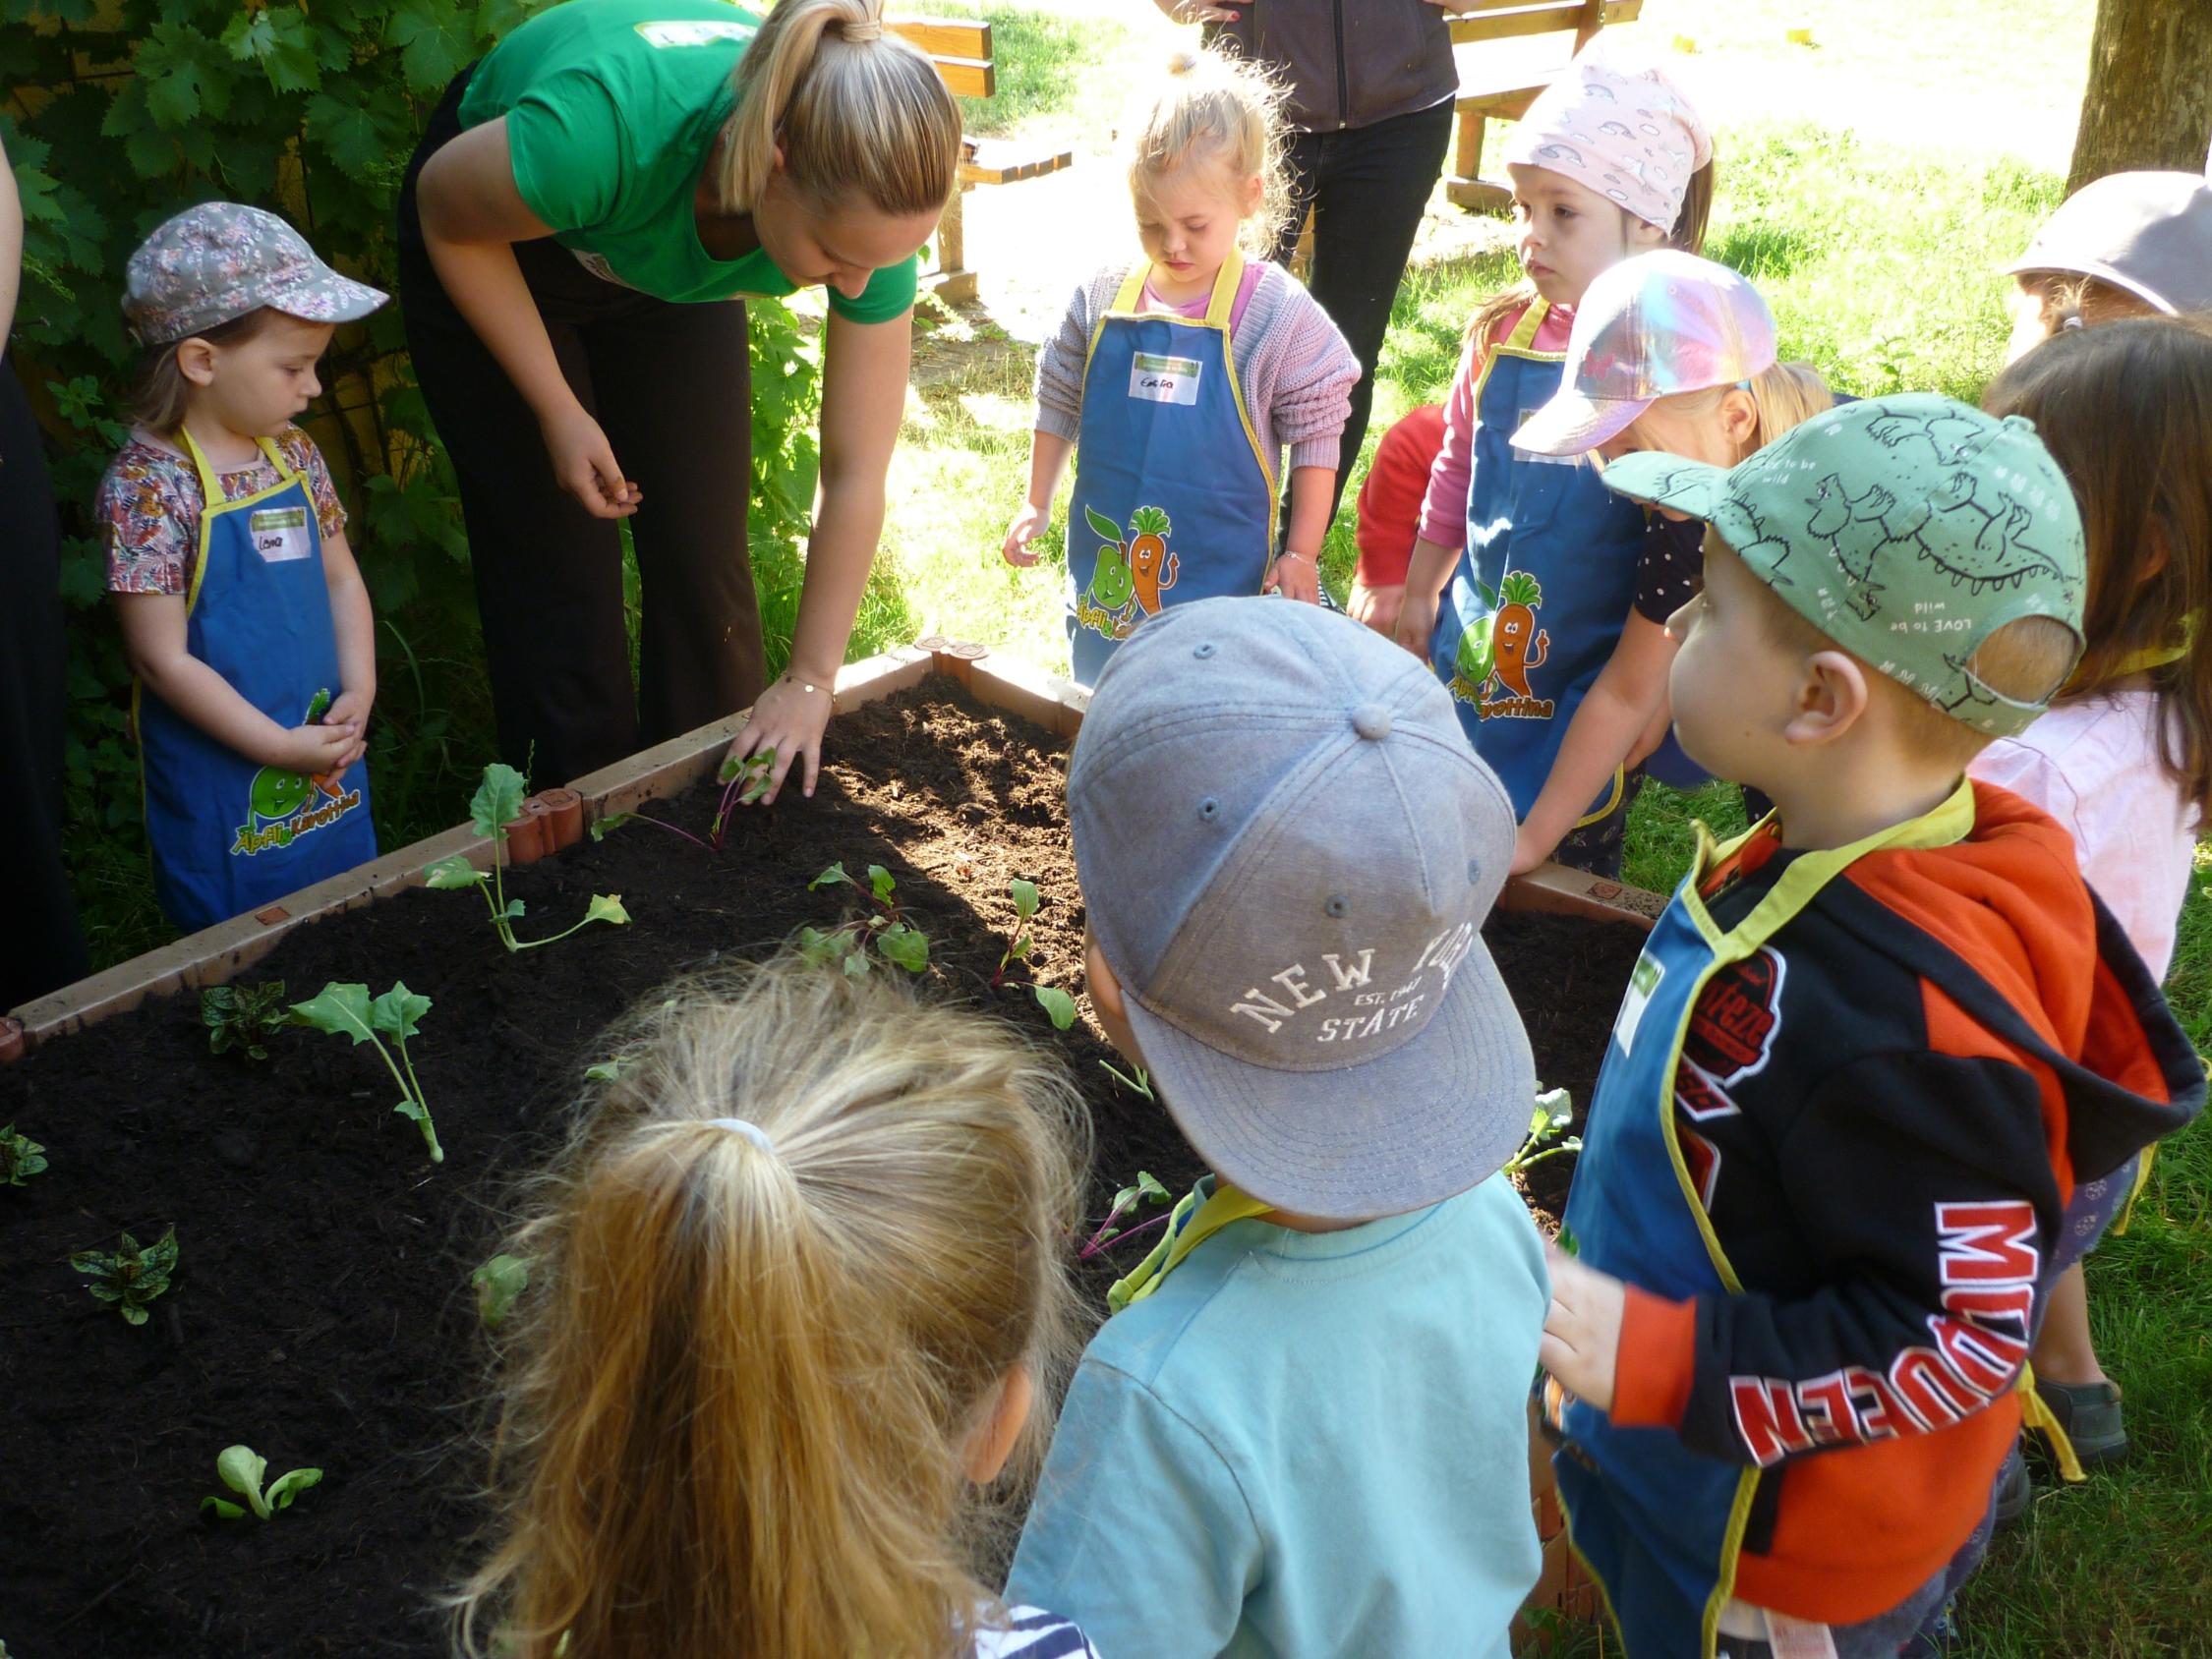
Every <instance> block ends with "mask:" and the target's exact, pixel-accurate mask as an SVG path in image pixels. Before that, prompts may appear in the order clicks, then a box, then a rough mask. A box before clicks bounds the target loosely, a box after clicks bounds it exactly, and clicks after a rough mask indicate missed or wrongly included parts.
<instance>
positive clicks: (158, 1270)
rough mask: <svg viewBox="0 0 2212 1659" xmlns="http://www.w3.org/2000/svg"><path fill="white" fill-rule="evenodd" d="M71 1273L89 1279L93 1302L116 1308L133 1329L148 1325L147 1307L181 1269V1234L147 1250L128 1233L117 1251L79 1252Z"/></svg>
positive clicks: (162, 1238) (170, 1232) (73, 1258)
mask: <svg viewBox="0 0 2212 1659" xmlns="http://www.w3.org/2000/svg"><path fill="white" fill-rule="evenodd" d="M69 1266H70V1271H71V1272H73V1273H81V1274H83V1275H84V1276H85V1278H86V1281H87V1283H86V1286H85V1288H86V1289H87V1290H88V1291H89V1292H91V1296H92V1299H93V1300H94V1301H97V1302H103V1303H106V1304H107V1305H109V1306H111V1307H113V1308H114V1309H115V1310H116V1311H117V1312H118V1313H120V1314H122V1316H123V1319H124V1322H125V1323H126V1324H130V1325H144V1324H145V1323H146V1303H147V1302H150V1301H151V1300H153V1298H154V1297H156V1296H158V1295H160V1294H161V1292H162V1291H164V1290H166V1289H167V1288H168V1287H169V1278H170V1276H171V1275H172V1274H173V1273H174V1272H175V1271H176V1266H177V1230H176V1229H175V1228H173V1227H172V1228H170V1229H169V1230H168V1231H166V1232H164V1233H163V1234H162V1235H161V1236H160V1237H159V1238H157V1239H155V1240H154V1241H153V1242H152V1243H151V1244H148V1245H147V1246H146V1248H145V1249H143V1250H142V1249H140V1248H139V1241H138V1240H137V1239H136V1238H134V1237H132V1236H131V1234H129V1233H128V1232H126V1233H123V1234H121V1235H120V1238H119V1240H118V1242H117V1244H116V1247H115V1249H114V1250H113V1251H112V1252H110V1251H105V1250H79V1251H76V1252H74V1253H73V1254H72V1255H71V1256H70V1258H69Z"/></svg>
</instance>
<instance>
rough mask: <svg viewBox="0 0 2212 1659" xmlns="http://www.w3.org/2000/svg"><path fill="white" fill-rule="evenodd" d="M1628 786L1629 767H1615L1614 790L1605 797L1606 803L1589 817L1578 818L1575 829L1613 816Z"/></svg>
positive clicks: (1583, 827)
mask: <svg viewBox="0 0 2212 1659" xmlns="http://www.w3.org/2000/svg"><path fill="white" fill-rule="evenodd" d="M1627 788H1628V769H1627V768H1626V767H1615V768H1613V792H1612V793H1611V794H1609V795H1607V796H1606V797H1605V804H1604V805H1603V806H1601V807H1600V808H1599V809H1598V810H1597V811H1596V812H1594V813H1591V814H1589V815H1588V816H1587V817H1583V818H1578V819H1576V820H1575V824H1574V827H1575V829H1585V828H1587V827H1588V826H1590V825H1593V824H1598V823H1601V822H1603V821H1604V820H1605V819H1608V818H1610V817H1612V816H1613V814H1614V813H1615V812H1617V811H1618V810H1619V809H1620V798H1621V795H1622V794H1623V793H1624V792H1625V791H1626V790H1627Z"/></svg>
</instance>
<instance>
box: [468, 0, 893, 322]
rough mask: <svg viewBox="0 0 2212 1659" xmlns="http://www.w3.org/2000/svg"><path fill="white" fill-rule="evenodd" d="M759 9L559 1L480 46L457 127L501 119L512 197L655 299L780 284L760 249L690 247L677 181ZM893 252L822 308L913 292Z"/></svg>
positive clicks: (703, 150) (701, 139) (684, 1)
mask: <svg viewBox="0 0 2212 1659" xmlns="http://www.w3.org/2000/svg"><path fill="white" fill-rule="evenodd" d="M759 28H760V19H759V18H758V17H757V16H756V15H754V14H753V13H751V12H749V11H745V10H742V9H740V8H739V7H738V6H735V5H732V4H730V3H729V0H564V3H563V4H561V5H557V6H554V7H553V8H552V9H551V10H549V11H545V12H541V13H539V14H538V15H537V16H536V17H534V18H532V19H531V20H530V21H529V22H528V23H525V24H524V25H523V26H522V27H521V28H520V29H516V30H515V31H514V32H513V33H512V34H510V35H508V36H507V37H506V38H505V39H504V40H502V41H500V42H499V44H498V45H496V46H495V47H494V48H493V49H492V50H491V51H490V52H489V53H487V54H486V55H485V58H484V61H483V62H482V63H480V64H478V65H477V67H476V73H475V75H474V76H472V77H471V78H470V80H469V86H468V91H467V92H466V93H465V94H464V95H463V96H462V98H461V125H462V126H463V127H474V126H478V125H480V124H481V123H483V122H486V121H493V120H496V119H497V118H498V117H500V116H502V115H503V116H505V117H506V119H507V149H508V153H509V154H510V155H511V156H512V157H513V161H514V183H515V189H516V190H517V191H519V192H520V193H521V196H522V200H523V203H524V204H525V205H526V206H528V207H529V209H530V210H531V211H532V212H533V213H535V214H537V215H538V217H539V218H541V219H543V220H545V221H546V223H547V224H549V225H551V226H552V227H553V239H554V240H555V241H557V242H558V243H560V245H561V246H562V247H564V248H569V249H573V250H575V251H576V252H578V253H579V254H584V255H588V256H591V257H592V260H593V262H595V263H603V264H604V266H605V274H611V275H612V276H613V277H615V278H616V279H617V280H619V281H622V282H626V283H628V284H629V285H630V286H631V287H633V288H638V289H642V290H644V291H645V292H646V293H648V294H652V295H654V296H656V297H658V298H660V299H663V300H727V299H730V298H732V297H734V296H737V295H741V294H759V295H770V296H781V295H785V294H788V293H790V292H791V291H792V288H793V286H794V285H793V283H792V282H791V280H790V278H788V277H787V276H786V275H785V274H784V273H783V272H782V271H780V270H778V269H777V268H776V262H775V261H774V260H773V259H771V258H770V257H768V254H767V252H766V251H765V250H762V249H755V250H754V251H753V252H752V253H750V254H747V255H745V256H744V257H742V258H737V259H718V258H715V257H713V256H711V255H710V254H708V252H707V251H706V249H704V248H703V247H701V246H700V244H699V227H698V224H697V222H696V221H695V220H694V219H693V217H692V193H693V191H694V190H695V189H696V188H697V185H698V182H699V169H700V167H701V166H703V165H704V164H705V161H706V157H707V152H708V150H709V149H711V148H712V147H713V146H714V142H715V135H716V134H717V133H718V132H720V131H721V129H722V124H723V122H724V121H725V120H726V119H727V118H728V115H729V111H730V108H731V106H732V104H733V103H734V101H735V94H734V92H733V91H732V89H731V87H730V84H729V77H730V72H731V71H732V70H733V69H735V68H736V65H737V60H738V58H740V57H741V56H743V54H744V51H745V48H746V47H747V46H748V45H750V44H751V42H752V38H753V34H754V32H755V31H756V30H757V29H759ZM914 269H915V262H914V260H913V259H911V258H908V259H904V260H902V261H901V262H900V263H898V264H896V265H893V266H891V267H889V268H888V269H885V270H879V271H877V272H876V273H875V275H874V276H873V277H872V278H870V280H869V282H868V286H867V288H866V290H865V291H864V292H863V293H862V294H861V296H860V298H859V299H857V300H847V299H846V298H845V297H844V295H842V294H840V293H838V292H836V291H835V290H834V289H833V290H831V292H830V309H831V310H832V311H834V312H836V313H838V314H839V315H842V316H848V317H850V318H851V319H852V320H853V321H855V322H884V321H887V320H889V319H890V318H892V317H895V316H897V315H900V314H901V313H902V312H903V311H905V310H906V309H907V308H908V307H909V306H911V305H912V304H913V303H914Z"/></svg>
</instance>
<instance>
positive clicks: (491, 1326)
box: [469, 1255, 530, 1331]
mask: <svg viewBox="0 0 2212 1659" xmlns="http://www.w3.org/2000/svg"><path fill="white" fill-rule="evenodd" d="M469 1283H470V1284H471V1285H473V1286H475V1287H476V1316H477V1318H479V1319H481V1320H483V1321H484V1328H485V1329H486V1330H487V1331H496V1330H497V1329H498V1328H499V1326H500V1325H501V1323H503V1322H504V1321H505V1319H506V1317H507V1310H508V1309H509V1308H511V1307H513V1306H514V1299H515V1297H517V1296H519V1295H521V1294H522V1292H523V1291H524V1290H525V1289H527V1288H528V1287H529V1285H530V1259H529V1258H528V1257H527V1256H505V1255H501V1256H494V1257H493V1258H492V1259H491V1260H490V1261H488V1262H486V1263H485V1264H484V1265H483V1266H482V1267H480V1268H478V1269H477V1270H476V1271H475V1272H474V1273H472V1274H470V1275H469Z"/></svg>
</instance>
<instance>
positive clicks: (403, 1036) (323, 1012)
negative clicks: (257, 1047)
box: [292, 980, 445, 1164]
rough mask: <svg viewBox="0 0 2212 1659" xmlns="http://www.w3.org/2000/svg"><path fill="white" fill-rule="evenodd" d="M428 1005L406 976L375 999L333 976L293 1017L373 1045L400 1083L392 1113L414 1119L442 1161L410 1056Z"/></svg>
mask: <svg viewBox="0 0 2212 1659" xmlns="http://www.w3.org/2000/svg"><path fill="white" fill-rule="evenodd" d="M430 1006H431V1000H430V999H429V998H428V997H418V996H416V995H415V994H414V993H413V992H412V991H410V990H408V989H407V983H406V981H404V980H401V981H398V982H396V983H395V984H394V985H393V986H392V988H391V989H390V990H389V991H387V992H385V993H384V994H383V995H382V996H381V997H375V998H372V997H371V996H370V995H369V988H368V987H367V986H366V985H340V984H338V983H337V982H336V981H335V980H333V981H332V982H331V983H330V984H328V985H325V986H324V987H323V988H322V990H321V993H320V995H319V996H317V997H316V998H315V999H314V1000H313V1001H307V1002H295V1003H293V1004H292V1018H293V1021H294V1022H295V1023H296V1024H300V1025H306V1026H312V1027H313V1028H314V1029H315V1030H317V1031H327V1032H330V1033H331V1034H332V1035H334V1036H341V1037H351V1038H352V1039H353V1041H354V1046H355V1047H356V1048H359V1047H360V1046H361V1045H362V1044H363V1043H374V1044H375V1045H376V1046H377V1057H378V1058H379V1059H381V1060H382V1061H383V1062H384V1069H385V1070H387V1071H389V1072H390V1073H391V1080H392V1081H393V1082H394V1083H397V1084H398V1085H399V1092H400V1100H399V1104H398V1105H397V1106H395V1107H393V1108H392V1111H394V1112H396V1113H398V1114H399V1115H400V1116H402V1117H408V1118H412V1119H413V1120H414V1122H415V1126H416V1127H417V1128H419V1129H421V1130H422V1131H423V1140H424V1141H425V1143H427V1144H428V1145H429V1147H430V1155H431V1162H432V1163H433V1164H442V1163H444V1162H445V1149H444V1148H443V1147H441V1146H439V1145H438V1144H437V1125H436V1124H435V1123H433V1122H432V1121H431V1115H430V1103H429V1102H428V1101H426V1100H424V1099H423V1086H422V1084H421V1083H419V1082H418V1081H416V1078H415V1062H414V1061H413V1060H412V1059H410V1058H407V1039H408V1038H410V1037H412V1036H414V1035H415V1034H416V1030H417V1025H416V1022H417V1021H418V1020H420V1019H421V1018H422V1017H423V1015H425V1014H427V1013H429V1012H430ZM386 1037H389V1038H390V1039H391V1040H392V1044H393V1045H394V1046H395V1047H396V1048H397V1049H398V1050H399V1058H398V1059H396V1060H394V1059H393V1058H392V1056H391V1050H390V1049H388V1048H386V1047H385V1046H384V1039H385V1038H386ZM402 1066H405V1067H406V1070H405V1071H404V1073H403V1072H402V1071H401V1069H400V1068H401V1067H402Z"/></svg>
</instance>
